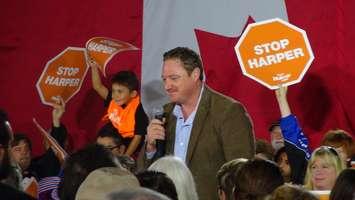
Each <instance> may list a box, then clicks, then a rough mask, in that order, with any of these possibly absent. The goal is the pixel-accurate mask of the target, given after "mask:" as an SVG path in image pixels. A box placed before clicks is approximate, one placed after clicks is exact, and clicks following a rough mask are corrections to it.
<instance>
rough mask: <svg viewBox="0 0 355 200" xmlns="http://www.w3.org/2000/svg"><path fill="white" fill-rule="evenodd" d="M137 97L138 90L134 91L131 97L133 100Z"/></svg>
mask: <svg viewBox="0 0 355 200" xmlns="http://www.w3.org/2000/svg"><path fill="white" fill-rule="evenodd" d="M137 95H138V92H137V90H133V91H131V92H130V96H131V97H132V98H134V97H136V96H137Z"/></svg>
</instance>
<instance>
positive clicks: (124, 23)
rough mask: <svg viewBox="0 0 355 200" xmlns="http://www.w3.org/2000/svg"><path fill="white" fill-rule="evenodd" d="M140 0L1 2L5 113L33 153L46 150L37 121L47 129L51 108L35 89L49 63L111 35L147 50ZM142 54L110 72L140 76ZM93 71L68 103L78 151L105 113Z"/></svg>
mask: <svg viewBox="0 0 355 200" xmlns="http://www.w3.org/2000/svg"><path fill="white" fill-rule="evenodd" d="M142 12H143V3H142V1H140V0H132V1H124V0H120V1H118V0H107V1H94V0H88V1H69V0H65V1H28V0H27V1H26V0H24V1H11V0H7V1H1V3H0V24H1V28H0V67H1V72H0V92H1V93H0V96H1V97H0V108H3V109H5V110H6V111H7V112H8V114H9V117H10V119H11V123H12V126H13V128H14V131H21V132H25V133H26V134H28V135H29V136H30V137H31V139H32V142H33V143H34V145H33V146H34V153H35V154H38V153H40V152H41V150H42V145H41V143H42V137H41V136H40V135H39V133H38V131H37V129H36V128H35V126H34V125H33V123H32V118H33V117H36V118H37V120H38V121H39V122H40V123H41V124H42V125H43V126H44V127H46V128H49V127H50V125H51V118H50V117H51V110H52V109H51V107H49V106H45V105H43V104H42V103H41V101H40V98H39V95H38V92H37V90H36V87H35V84H36V82H37V80H38V79H39V77H40V74H41V73H42V71H43V69H44V66H45V64H46V62H47V61H48V60H50V59H51V58H53V57H54V56H56V55H57V54H59V53H60V52H61V51H62V50H64V49H65V48H66V47H68V46H74V47H84V45H85V43H86V41H87V40H89V39H90V38H92V37H94V36H107V37H111V38H117V39H120V40H122V41H126V42H129V43H131V44H133V45H135V46H137V47H139V48H140V47H141V45H142ZM140 63H141V51H126V52H122V53H119V54H117V55H116V56H115V57H114V58H113V59H112V60H111V62H110V63H109V65H108V66H107V71H106V72H107V73H108V74H112V73H114V72H116V71H118V70H121V69H128V68H129V69H133V70H134V71H135V72H136V73H137V74H138V75H140V72H141V70H140ZM90 75H91V74H90V71H89V72H88V73H87V76H86V78H85V80H84V82H83V85H82V88H81V90H80V92H79V93H77V94H76V95H75V96H74V97H73V98H72V99H71V100H70V101H69V102H68V104H67V106H66V110H67V112H66V113H65V114H64V117H63V122H64V123H65V125H66V126H67V128H68V130H69V131H70V134H71V136H72V137H71V138H72V144H73V146H74V148H79V147H80V146H82V145H84V144H85V143H86V142H88V141H89V140H92V139H93V138H94V137H95V130H96V128H97V122H98V121H99V120H100V119H101V117H102V115H103V112H104V108H103V102H102V100H101V99H100V98H99V96H98V95H97V94H96V93H95V91H93V90H92V89H91V80H90V78H91V77H90Z"/></svg>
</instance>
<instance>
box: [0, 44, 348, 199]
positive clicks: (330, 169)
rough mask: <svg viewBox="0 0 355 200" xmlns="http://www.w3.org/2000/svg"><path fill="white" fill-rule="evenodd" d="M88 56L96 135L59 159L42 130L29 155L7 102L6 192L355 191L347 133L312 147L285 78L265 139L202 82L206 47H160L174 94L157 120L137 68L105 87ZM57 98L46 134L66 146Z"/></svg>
mask: <svg viewBox="0 0 355 200" xmlns="http://www.w3.org/2000/svg"><path fill="white" fill-rule="evenodd" d="M87 63H88V65H89V66H90V67H91V75H92V85H93V88H94V89H95V91H96V92H97V93H98V95H99V96H100V97H102V99H103V101H104V106H105V107H106V109H107V112H106V113H105V116H103V119H102V121H103V122H104V123H103V124H104V125H103V126H102V128H101V129H100V130H99V131H98V133H97V138H96V141H95V143H94V144H88V145H87V146H85V147H84V148H82V149H79V150H77V151H75V152H72V153H69V154H68V156H67V157H65V158H64V159H63V158H62V157H61V156H60V154H59V153H58V151H59V150H58V148H55V147H54V146H53V144H52V143H50V142H49V141H48V139H46V138H45V139H44V147H45V152H44V153H43V155H41V156H39V157H36V158H32V155H31V150H32V144H31V140H30V138H28V137H27V136H26V134H23V133H13V132H12V129H11V126H10V122H9V120H8V117H7V113H6V112H5V111H3V110H1V112H0V120H1V121H0V197H1V199H40V200H49V199H60V200H74V199H75V200H91V199H92V200H94V199H107V200H121V199H127V200H130V199H132V200H134V199H136V200H139V199H142V200H144V199H147V200H153V199H156V200H166V199H171V200H198V199H201V200H209V199H220V200H276V199H279V200H287V199H289V200H291V199H296V200H316V199H320V196H319V195H320V194H323V193H328V195H329V199H332V200H351V199H355V169H352V168H351V161H352V159H353V158H354V155H355V145H354V140H353V138H352V136H351V134H349V133H347V132H346V131H344V130H341V129H335V130H330V131H328V132H327V133H325V135H324V137H323V139H322V141H321V146H319V147H318V148H316V149H314V150H313V151H311V149H310V148H309V146H308V139H307V137H306V134H304V133H303V131H302V128H301V125H300V124H299V123H298V121H297V117H296V116H295V115H294V114H293V113H292V112H291V108H290V106H289V104H288V101H287V87H284V86H282V85H281V86H280V87H279V89H277V90H275V97H276V99H277V102H278V106H279V109H280V119H278V120H277V121H275V122H274V123H272V124H270V128H269V130H268V131H269V132H270V138H271V140H270V141H266V140H262V139H256V138H255V134H254V131H253V126H252V122H251V119H250V117H249V114H248V113H247V110H246V109H245V108H244V106H243V105H242V104H241V103H240V102H238V101H236V100H234V99H232V98H230V97H227V96H224V95H222V94H220V93H218V92H216V91H214V90H213V89H211V88H209V87H208V86H207V85H206V84H205V82H204V72H203V67H202V62H201V59H200V56H199V55H198V54H197V53H196V52H194V51H193V50H191V49H189V48H186V47H177V48H174V49H172V50H169V51H167V52H166V53H165V54H164V55H163V67H162V74H161V77H162V80H163V85H164V88H165V90H166V93H167V95H168V97H169V98H170V101H171V102H170V103H168V104H166V105H165V106H164V112H163V116H162V117H159V118H154V119H151V120H149V119H148V116H147V114H146V113H145V111H144V109H143V106H142V104H141V101H140V95H139V81H138V79H137V77H136V75H135V74H134V73H133V72H131V71H120V72H118V73H117V74H115V75H114V76H113V78H112V81H111V87H106V86H105V85H104V84H103V83H102V82H101V77H100V74H99V71H98V68H99V66H98V64H97V63H96V62H95V61H94V60H92V59H90V58H89V60H88V61H87ZM58 99H59V102H57V103H54V104H53V111H52V116H51V117H52V128H51V130H50V135H51V136H52V137H53V138H54V139H55V141H56V142H57V143H58V145H60V146H61V147H62V148H63V149H68V148H67V146H68V142H67V141H68V138H69V134H68V131H67V129H66V128H65V125H64V124H63V123H62V120H61V119H62V117H63V115H64V113H65V103H64V101H63V100H62V99H61V98H60V97H59V98H58ZM216 113H218V114H216Z"/></svg>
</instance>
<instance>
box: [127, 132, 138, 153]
mask: <svg viewBox="0 0 355 200" xmlns="http://www.w3.org/2000/svg"><path fill="white" fill-rule="evenodd" d="M141 140H142V136H141V135H134V137H133V139H132V141H131V142H130V143H129V145H128V148H127V151H126V153H125V155H127V156H131V155H132V154H133V153H134V152H135V151H136V149H137V147H138V145H139V144H140V143H141Z"/></svg>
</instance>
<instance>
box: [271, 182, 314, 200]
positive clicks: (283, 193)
mask: <svg viewBox="0 0 355 200" xmlns="http://www.w3.org/2000/svg"><path fill="white" fill-rule="evenodd" d="M317 199H318V198H317V197H316V196H314V195H313V194H312V193H310V192H309V191H307V190H306V189H304V188H302V187H299V186H296V185H291V184H285V185H281V186H280V187H278V188H276V189H275V190H274V192H273V193H272V196H271V198H270V200H317Z"/></svg>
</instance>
